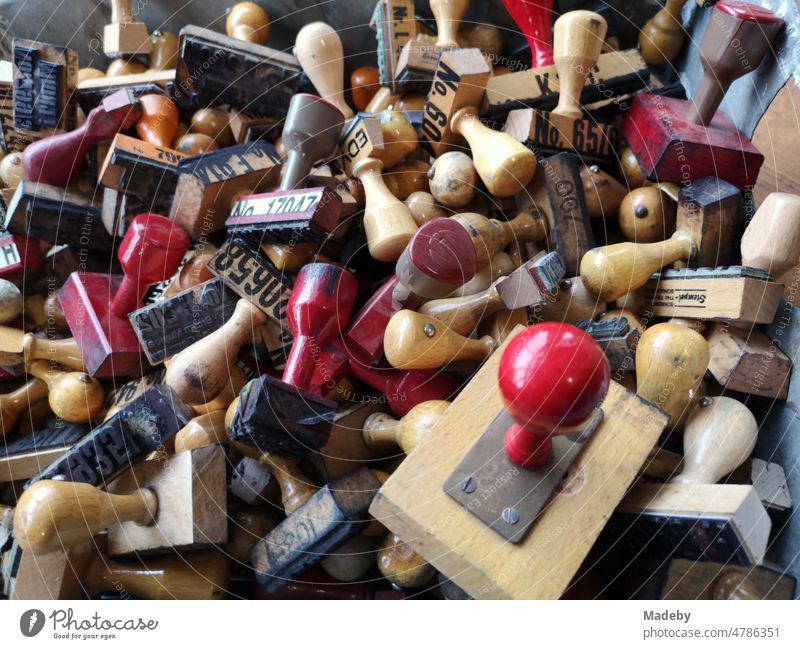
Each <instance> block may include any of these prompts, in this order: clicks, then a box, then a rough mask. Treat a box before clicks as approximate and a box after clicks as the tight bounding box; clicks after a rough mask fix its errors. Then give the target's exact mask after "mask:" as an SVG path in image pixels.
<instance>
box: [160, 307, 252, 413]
mask: <svg viewBox="0 0 800 649" xmlns="http://www.w3.org/2000/svg"><path fill="white" fill-rule="evenodd" d="M266 321H267V316H266V314H265V313H264V312H263V311H262V310H261V309H259V308H258V307H256V306H255V305H253V304H251V303H250V302H249V301H248V300H245V299H242V300H239V302H238V303H237V304H236V309H235V310H234V312H233V315H232V316H231V318H230V320H228V321H227V322H226V323H225V324H224V325H222V327H220V328H219V329H217V330H216V331H214V332H213V333H211V334H209V335H208V336H206V337H205V338H203V339H202V340H198V341H197V342H196V343H194V344H192V345H190V346H189V347H187V348H186V349H184V350H183V351H182V352H181V353H179V354H177V355H176V356H175V358H173V359H172V361H171V362H170V364H169V366H168V367H167V373H166V377H165V383H166V384H167V385H169V386H170V387H171V388H172V389H173V390H175V392H176V394H177V395H178V396H179V397H180V398H181V399H182V400H183V401H184V402H185V403H187V404H189V405H193V406H199V405H201V404H204V403H208V402H209V401H213V400H214V399H215V398H216V397H217V396H218V395H219V394H220V392H222V391H223V390H224V389H225V386H226V385H227V384H228V382H229V377H228V374H229V372H228V367H229V366H230V365H231V364H232V363H233V361H234V359H235V358H236V356H237V354H238V353H239V349H240V348H241V347H242V345H243V344H244V343H245V341H246V340H248V338H250V336H251V335H252V331H253V329H254V328H255V327H258V326H260V325H262V324H264V323H265V322H266Z"/></svg>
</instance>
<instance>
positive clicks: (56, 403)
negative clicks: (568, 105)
mask: <svg viewBox="0 0 800 649" xmlns="http://www.w3.org/2000/svg"><path fill="white" fill-rule="evenodd" d="M28 372H29V373H30V374H33V375H34V376H35V377H36V378H38V379H40V380H41V381H44V382H45V383H46V384H47V389H48V391H49V396H48V401H49V403H50V408H52V410H53V412H54V413H55V414H56V415H57V416H58V417H61V419H63V420H65V421H69V422H71V423H75V424H79V423H83V422H86V421H90V420H91V419H94V418H95V417H97V415H99V414H100V411H101V410H102V409H103V402H104V401H105V393H104V391H103V386H102V385H100V382H99V381H98V380H97V379H95V378H93V377H91V376H89V375H88V374H86V373H85V372H62V371H59V370H57V369H55V368H53V366H52V365H51V364H50V363H48V362H47V361H34V362H33V363H31V364H30V366H29V367H28Z"/></svg>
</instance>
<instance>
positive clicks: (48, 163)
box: [22, 90, 142, 187]
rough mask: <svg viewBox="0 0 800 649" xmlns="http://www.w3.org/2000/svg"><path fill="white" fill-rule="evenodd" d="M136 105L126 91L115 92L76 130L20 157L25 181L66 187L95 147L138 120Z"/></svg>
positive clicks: (39, 144)
mask: <svg viewBox="0 0 800 649" xmlns="http://www.w3.org/2000/svg"><path fill="white" fill-rule="evenodd" d="M141 114H142V113H141V111H140V110H139V107H138V102H136V100H135V99H133V97H132V95H131V94H130V93H129V92H128V91H127V90H118V91H117V92H115V93H113V94H112V95H109V96H108V97H106V98H105V99H104V100H103V103H102V104H101V105H100V106H98V107H97V108H95V109H94V110H92V111H91V112H90V113H89V114H88V115H87V116H86V121H85V122H84V123H83V124H81V126H80V127H79V128H76V129H75V130H74V131H70V132H69V133H60V134H59V135H53V136H51V137H46V138H43V139H41V140H39V141H38V142H34V143H33V144H31V145H30V146H28V147H26V149H25V151H23V153H22V169H23V170H24V171H25V177H26V178H30V179H31V180H36V181H38V182H42V183H47V184H48V185H56V186H58V187H66V186H67V184H69V182H70V180H71V179H72V178H73V177H74V176H76V175H77V174H78V173H79V172H80V170H81V169H83V165H84V164H85V162H86V154H88V153H89V151H91V150H92V148H93V147H95V146H96V145H97V144H98V143H100V142H103V141H104V140H110V139H111V138H113V137H114V136H115V135H116V134H117V132H118V131H120V130H124V129H126V128H130V127H131V126H132V125H133V123H134V122H135V121H136V120H137V119H139V117H140V116H141Z"/></svg>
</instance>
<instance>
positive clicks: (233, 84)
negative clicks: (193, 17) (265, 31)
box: [176, 25, 301, 117]
mask: <svg viewBox="0 0 800 649" xmlns="http://www.w3.org/2000/svg"><path fill="white" fill-rule="evenodd" d="M177 70H178V74H177V78H176V83H177V84H178V87H179V88H180V89H181V90H180V92H179V93H176V99H177V100H178V102H180V103H185V102H186V101H195V102H199V103H200V104H202V105H203V106H205V105H209V104H230V105H231V106H233V107H234V108H244V109H247V110H249V111H252V112H254V113H258V114H261V115H267V116H271V117H285V116H286V113H287V112H288V110H289V101H290V100H291V98H292V95H294V94H295V92H297V85H298V82H299V76H300V72H301V69H300V64H299V63H298V61H297V59H296V58H295V57H294V56H292V55H291V54H286V53H284V52H281V51H279V50H275V49H272V48H270V47H266V46H264V45H257V44H255V43H248V42H245V41H241V40H238V39H236V38H231V37H229V36H225V35H224V34H220V33H218V32H214V31H211V30H210V29H203V28H202V27H197V26H195V25H187V26H186V27H184V28H183V29H181V31H180V49H179V51H178V66H177ZM187 89H188V90H187Z"/></svg>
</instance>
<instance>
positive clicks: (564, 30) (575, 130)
mask: <svg viewBox="0 0 800 649" xmlns="http://www.w3.org/2000/svg"><path fill="white" fill-rule="evenodd" d="M606 29H607V25H606V22H605V19H604V18H603V17H602V16H600V15H599V14H596V13H593V12H591V11H570V12H567V13H565V14H563V15H562V16H561V17H560V18H559V19H558V20H557V21H556V23H555V28H554V31H555V42H554V48H553V55H554V60H555V64H556V68H557V69H558V73H559V86H560V90H559V96H558V106H556V108H555V109H554V110H553V111H552V112H545V111H540V110H534V109H532V108H521V109H517V110H512V111H511V112H510V113H509V114H508V117H507V119H506V124H505V126H504V128H503V131H504V132H505V133H507V134H510V135H511V136H513V138H514V139H515V140H517V141H519V142H524V143H525V145H526V146H527V147H529V148H530V149H533V150H534V151H559V150H564V149H566V150H572V151H575V152H576V153H577V154H578V155H580V156H581V158H582V159H586V160H600V161H603V160H607V159H608V158H609V156H611V155H612V154H613V151H614V148H615V146H616V142H617V139H618V137H619V129H618V128H617V127H616V126H615V125H614V124H613V123H601V122H598V121H597V120H596V119H587V118H584V117H583V111H582V110H581V106H580V100H581V92H582V90H583V86H584V85H585V80H586V75H587V74H588V72H589V70H591V69H592V68H593V67H594V66H595V64H596V63H597V59H598V57H599V56H600V49H601V47H602V44H603V39H604V38H605V34H606Z"/></svg>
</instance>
